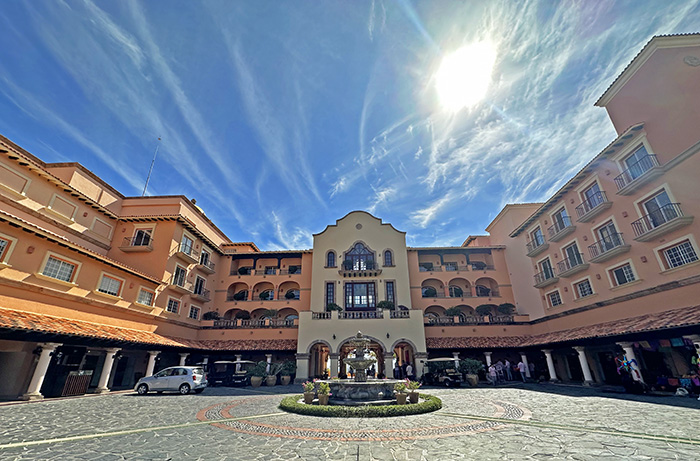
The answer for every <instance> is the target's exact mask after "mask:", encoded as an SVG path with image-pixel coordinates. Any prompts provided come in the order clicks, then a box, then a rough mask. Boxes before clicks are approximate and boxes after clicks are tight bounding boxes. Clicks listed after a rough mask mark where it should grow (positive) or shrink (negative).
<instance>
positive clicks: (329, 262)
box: [326, 251, 336, 267]
mask: <svg viewBox="0 0 700 461" xmlns="http://www.w3.org/2000/svg"><path fill="white" fill-rule="evenodd" d="M326 267H336V266H335V251H329V252H328V254H327V255H326Z"/></svg>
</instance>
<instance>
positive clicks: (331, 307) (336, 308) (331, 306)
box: [326, 303, 343, 312]
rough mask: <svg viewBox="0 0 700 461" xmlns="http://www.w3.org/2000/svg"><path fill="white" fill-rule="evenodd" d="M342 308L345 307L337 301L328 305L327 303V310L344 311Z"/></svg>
mask: <svg viewBox="0 0 700 461" xmlns="http://www.w3.org/2000/svg"><path fill="white" fill-rule="evenodd" d="M342 310H343V308H342V307H340V306H339V305H337V304H336V303H328V305H326V312H330V311H342Z"/></svg>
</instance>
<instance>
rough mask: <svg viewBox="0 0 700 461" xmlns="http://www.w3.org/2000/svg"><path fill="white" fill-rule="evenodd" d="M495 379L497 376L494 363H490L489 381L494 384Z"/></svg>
mask: <svg viewBox="0 0 700 461" xmlns="http://www.w3.org/2000/svg"><path fill="white" fill-rule="evenodd" d="M497 380H498V376H497V374H496V367H495V366H494V365H491V366H490V367H489V381H491V384H493V385H494V386H495V385H496V381H497Z"/></svg>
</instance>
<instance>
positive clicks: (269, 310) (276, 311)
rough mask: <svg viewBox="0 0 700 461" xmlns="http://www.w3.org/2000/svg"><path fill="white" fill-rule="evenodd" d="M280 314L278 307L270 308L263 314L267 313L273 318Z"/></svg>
mask: <svg viewBox="0 0 700 461" xmlns="http://www.w3.org/2000/svg"><path fill="white" fill-rule="evenodd" d="M278 314H279V311H278V310H277V309H268V310H266V311H265V314H263V315H266V316H268V317H270V318H271V319H276V318H277V315H278Z"/></svg>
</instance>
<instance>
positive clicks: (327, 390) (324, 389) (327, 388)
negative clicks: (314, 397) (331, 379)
mask: <svg viewBox="0 0 700 461" xmlns="http://www.w3.org/2000/svg"><path fill="white" fill-rule="evenodd" d="M318 395H331V385H330V384H328V383H318Z"/></svg>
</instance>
